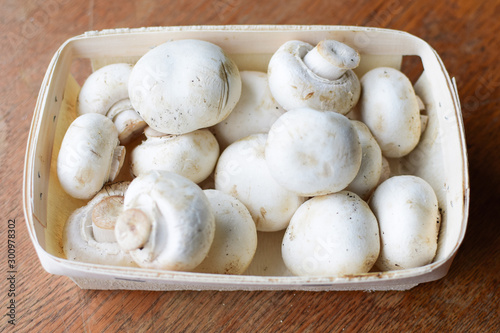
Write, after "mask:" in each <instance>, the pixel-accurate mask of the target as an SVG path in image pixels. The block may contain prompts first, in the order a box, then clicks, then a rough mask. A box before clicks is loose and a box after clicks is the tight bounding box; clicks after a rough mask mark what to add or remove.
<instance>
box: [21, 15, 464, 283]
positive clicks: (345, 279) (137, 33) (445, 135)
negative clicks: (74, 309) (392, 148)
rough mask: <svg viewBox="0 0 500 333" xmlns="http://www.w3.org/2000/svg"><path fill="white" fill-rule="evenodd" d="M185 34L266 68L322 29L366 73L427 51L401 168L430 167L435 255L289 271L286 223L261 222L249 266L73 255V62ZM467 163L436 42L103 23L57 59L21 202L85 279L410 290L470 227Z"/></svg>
mask: <svg viewBox="0 0 500 333" xmlns="http://www.w3.org/2000/svg"><path fill="white" fill-rule="evenodd" d="M177 39H202V40H206V41H209V42H212V43H215V44H217V45H219V46H220V47H222V48H223V49H224V50H225V52H226V53H227V54H228V55H229V56H230V57H231V58H232V59H233V60H234V61H235V62H236V64H237V65H238V67H239V69H240V70H257V71H264V72H265V71H267V64H268V62H269V59H270V57H271V55H272V54H273V53H274V52H275V51H276V50H277V49H278V48H279V46H281V45H282V44H283V43H285V42H286V41H288V40H292V39H296V40H302V41H305V42H308V43H310V44H313V45H315V44H316V43H318V42H319V41H321V40H323V39H335V40H338V41H341V42H344V43H346V44H348V45H350V46H352V47H353V48H355V49H357V50H358V51H359V53H360V54H361V63H360V66H359V67H358V68H357V69H356V73H357V74H358V76H359V77H361V76H362V75H363V74H364V73H365V72H366V71H368V70H370V69H372V68H374V67H379V66H388V67H394V68H397V69H401V64H402V63H403V57H405V56H411V57H412V59H415V57H418V58H420V60H421V64H419V65H418V66H419V69H418V73H417V78H416V81H415V91H416V93H417V94H418V95H419V96H420V98H421V99H422V100H423V102H424V104H425V107H426V112H427V115H428V117H429V121H428V125H427V129H426V130H425V132H424V134H423V136H422V138H421V141H420V143H419V145H418V146H417V147H416V148H415V149H414V150H413V152H412V153H410V154H409V155H408V156H406V157H404V158H402V159H400V160H398V161H396V163H398V165H399V168H400V171H401V174H414V175H416V176H419V177H422V178H423V179H425V180H426V181H427V182H428V183H429V184H431V186H432V187H433V188H434V191H435V192H436V194H437V197H438V200H439V204H440V207H439V208H440V211H441V213H442V222H441V228H440V233H439V238H438V250H437V254H436V256H435V258H434V260H433V262H432V263H430V264H428V265H425V266H422V267H418V268H412V269H405V270H399V271H389V272H369V273H365V274H357V275H348V276H340V277H334V276H332V277H328V276H327V277H307V276H306V277H297V276H292V275H291V274H290V273H289V272H288V270H287V269H286V267H285V266H284V264H283V261H282V259H281V252H280V248H281V241H282V237H283V232H275V233H262V232H259V235H258V237H259V238H258V244H259V245H258V249H257V253H256V255H255V258H254V260H253V262H252V264H251V265H250V267H249V268H248V270H247V271H246V272H245V274H243V275H222V274H206V273H193V272H172V271H162V270H153V269H142V268H129V267H117V266H107V265H96V264H88V263H82V262H75V261H70V260H67V259H65V257H64V253H63V251H62V232H63V227H64V224H65V221H66V219H67V218H68V216H69V215H70V214H71V213H72V212H73V211H74V210H75V209H76V208H78V207H81V206H83V205H85V204H86V201H82V200H76V199H73V198H71V197H70V196H68V195H67V194H66V193H65V192H64V191H63V190H62V188H61V185H60V184H59V181H58V179H57V174H56V168H55V166H56V158H57V154H58V152H59V148H60V144H61V141H62V138H63V136H64V133H65V131H66V129H67V128H68V126H69V124H70V123H71V121H72V120H73V119H74V118H75V117H76V111H75V105H76V99H77V96H78V92H79V89H80V86H79V84H78V83H77V79H78V78H81V77H82V73H71V70H72V68H73V69H74V68H81V67H84V66H80V65H77V66H75V65H74V64H75V62H76V63H77V64H81V63H82V62H89V63H90V64H91V65H92V68H93V69H94V70H95V69H97V68H99V67H102V66H104V65H107V64H110V63H116V62H129V63H134V62H135V61H137V60H138V59H139V58H140V57H141V56H142V55H143V54H145V53H146V52H147V51H148V50H150V49H151V48H153V47H155V46H156V45H159V44H161V43H164V42H166V41H169V40H177ZM422 68H423V69H422ZM414 72H415V71H413V73H414ZM88 74H90V73H88ZM418 74H419V76H418ZM75 77H77V79H75ZM467 169H468V168H467V153H466V145H465V137H464V127H463V120H462V114H461V109H460V103H459V99H458V94H457V90H456V85H455V81H454V80H452V79H450V77H449V76H448V73H447V72H446V69H445V67H444V65H443V63H442V62H441V60H440V58H439V56H438V55H437V53H436V52H435V51H434V49H432V48H431V47H430V46H429V45H428V44H427V43H426V42H424V41H423V40H421V39H419V38H417V37H415V36H412V35H410V34H408V33H405V32H401V31H394V30H386V29H375V28H364V27H350V26H268V25H259V26H186V27H154V28H139V29H117V30H104V31H92V32H87V33H85V34H83V35H80V36H76V37H74V38H71V39H69V40H68V41H66V42H65V43H64V44H63V45H62V46H61V47H60V48H59V50H58V51H57V52H56V54H55V55H54V57H53V59H52V61H51V62H50V65H49V67H48V69H47V72H46V74H45V78H44V80H43V83H42V85H41V89H40V93H39V96H38V100H37V103H36V107H35V111H34V115H33V121H32V124H31V129H30V133H29V138H28V144H27V152H26V159H25V167H24V184H23V206H24V213H25V217H26V223H27V227H28V231H29V234H30V237H31V240H32V241H33V244H34V247H35V250H36V252H37V254H38V256H39V258H40V262H41V263H42V266H43V267H44V268H45V270H47V272H49V273H52V274H57V275H64V276H68V277H70V278H71V279H72V280H73V281H74V282H75V283H76V284H77V285H78V286H80V287H81V288H84V289H140V290H200V289H212V290H314V291H322V290H406V289H410V288H412V287H414V286H416V285H417V284H419V283H423V282H428V281H433V280H437V279H440V278H442V277H443V276H445V275H446V274H447V272H448V269H449V267H450V265H451V263H452V260H453V258H454V256H455V254H456V252H457V250H458V248H459V246H460V244H461V242H462V240H463V238H464V234H465V230H466V224H467V216H468V206H469V179H468V171H467Z"/></svg>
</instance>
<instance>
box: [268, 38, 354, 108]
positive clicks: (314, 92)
mask: <svg viewBox="0 0 500 333" xmlns="http://www.w3.org/2000/svg"><path fill="white" fill-rule="evenodd" d="M359 61H360V57H359V54H358V52H357V51H356V50H354V49H352V48H351V47H349V46H348V45H346V44H343V43H340V42H338V41H334V40H324V41H321V42H319V43H318V45H317V46H316V47H313V46H312V45H310V44H308V43H305V42H302V41H297V40H292V41H288V42H286V43H285V44H283V45H282V46H281V47H280V48H279V49H278V50H277V51H276V52H275V53H274V54H273V56H272V57H271V60H270V61H269V66H268V75H269V88H270V89H271V93H272V95H273V97H274V98H275V99H276V101H277V102H278V103H279V104H280V105H281V106H282V107H283V108H284V109H285V110H292V109H296V108H301V107H309V108H313V109H316V110H330V111H335V112H338V113H340V114H344V115H345V114H347V113H348V112H349V110H351V108H352V107H353V106H354V105H356V103H357V102H358V99H359V95H360V83H359V80H358V77H357V76H356V74H355V73H354V72H353V71H352V69H353V68H355V67H357V66H358V64H359Z"/></svg>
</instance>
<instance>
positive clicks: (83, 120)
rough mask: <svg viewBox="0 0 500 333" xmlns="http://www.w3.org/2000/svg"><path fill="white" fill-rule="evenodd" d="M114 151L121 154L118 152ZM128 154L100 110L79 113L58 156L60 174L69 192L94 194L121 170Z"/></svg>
mask: <svg viewBox="0 0 500 333" xmlns="http://www.w3.org/2000/svg"><path fill="white" fill-rule="evenodd" d="M115 152H116V153H117V154H118V155H115ZM124 157H125V148H124V147H122V146H119V140H118V131H117V130H116V127H115V125H114V124H113V122H112V121H111V120H110V119H108V118H107V117H106V116H103V115H101V114H98V113H88V114H84V115H81V116H79V117H77V118H76V119H75V120H74V121H73V122H72V123H71V125H70V126H69V127H68V130H67V131H66V133H65V135H64V138H63V141H62V143H61V149H60V150H59V155H58V157H57V176H58V178H59V182H60V183H61V186H62V188H63V189H64V191H66V193H68V194H69V195H71V196H72V197H74V198H78V199H90V198H92V197H93V196H94V195H95V194H96V193H97V192H98V191H99V190H100V189H101V188H102V186H103V185H104V184H105V183H106V182H108V181H112V180H113V179H114V177H115V176H116V175H117V174H118V171H119V170H120V168H121V165H122V163H123V159H124Z"/></svg>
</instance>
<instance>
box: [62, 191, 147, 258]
mask: <svg viewBox="0 0 500 333" xmlns="http://www.w3.org/2000/svg"><path fill="white" fill-rule="evenodd" d="M128 185H129V182H121V183H115V184H111V185H106V186H105V187H104V188H103V189H102V190H101V191H99V193H97V194H96V195H95V196H94V198H92V200H90V201H89V202H88V203H87V205H85V206H83V207H80V208H78V209H76V210H75V211H74V212H73V213H72V214H71V215H70V217H69V218H68V220H67V221H66V224H65V226H64V231H63V238H62V239H63V243H62V244H63V252H64V254H65V255H66V258H67V259H69V260H74V261H79V262H86V263H92V264H101V265H118V266H129V267H137V265H136V263H135V262H134V260H133V259H132V257H131V256H130V255H129V254H127V253H125V252H124V251H122V250H121V249H120V247H119V246H118V244H117V243H111V242H99V241H97V240H96V239H95V238H94V235H93V231H92V230H93V229H92V213H93V210H94V208H95V207H96V206H97V205H98V204H99V203H100V202H102V201H103V200H104V199H106V198H108V197H112V196H123V195H124V193H125V191H126V189H127V187H128Z"/></svg>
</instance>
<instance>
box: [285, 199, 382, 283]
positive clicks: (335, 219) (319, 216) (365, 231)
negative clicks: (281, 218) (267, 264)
mask: <svg viewBox="0 0 500 333" xmlns="http://www.w3.org/2000/svg"><path fill="white" fill-rule="evenodd" d="M281 249H282V255H283V260H284V262H285V264H286V266H287V267H288V269H289V270H290V271H291V272H292V273H294V274H295V275H300V276H341V275H347V274H362V273H366V272H368V271H369V270H370V269H371V267H372V266H373V264H374V263H375V261H376V260H377V256H378V254H379V250H380V240H379V230H378V225H377V220H376V218H375V216H374V215H373V213H372V212H371V210H370V208H369V207H368V205H367V204H366V203H365V202H364V201H363V200H361V198H359V197H358V196H357V195H356V194H354V193H352V192H347V191H342V192H338V193H334V194H329V195H325V196H319V197H315V198H312V199H310V200H308V201H306V202H305V203H304V204H303V205H302V206H300V207H299V209H297V211H296V212H295V214H294V215H293V217H292V220H291V221H290V225H289V226H288V228H287V230H286V233H285V236H284V237H283V244H282V248H281Z"/></svg>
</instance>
